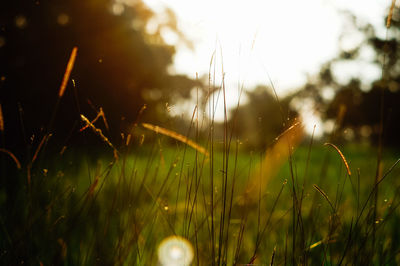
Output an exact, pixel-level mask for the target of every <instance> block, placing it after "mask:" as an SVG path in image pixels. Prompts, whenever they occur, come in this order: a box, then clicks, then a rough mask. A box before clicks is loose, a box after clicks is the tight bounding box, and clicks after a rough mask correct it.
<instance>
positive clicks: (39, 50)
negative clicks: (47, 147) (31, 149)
mask: <svg viewBox="0 0 400 266" xmlns="http://www.w3.org/2000/svg"><path fill="white" fill-rule="evenodd" d="M166 30H168V31H169V32H170V33H172V34H176V35H177V36H179V37H180V38H181V40H183V39H182V38H183V35H182V34H181V33H180V32H179V30H178V29H177V28H176V18H175V17H174V16H173V13H172V12H171V11H170V10H167V11H166V12H165V18H163V20H161V19H158V17H157V16H156V15H155V14H154V13H153V11H152V10H151V9H149V8H148V7H147V6H146V5H145V4H144V3H143V2H142V1H141V0H138V1H112V0H87V1H80V0H59V1H47V0H43V1H39V0H37V1H22V0H21V1H19V0H18V1H2V2H1V3H0V77H1V81H0V96H1V97H0V102H1V104H2V107H3V113H4V117H5V129H6V131H5V132H6V141H7V145H8V146H9V147H10V148H12V146H13V145H14V148H15V147H18V146H19V147H21V146H26V143H27V142H30V140H29V138H30V137H31V136H32V135H33V134H34V135H36V137H37V136H38V135H41V133H40V128H42V131H46V130H48V129H47V128H46V127H48V125H49V121H50V118H51V116H52V113H53V110H54V109H55V103H56V101H57V97H58V88H59V86H60V83H61V80H62V77H63V73H64V71H65V68H66V65H67V61H68V58H69V55H70V53H71V50H72V48H73V47H74V46H77V47H78V49H79V50H78V56H77V59H76V63H75V67H74V69H73V72H72V75H71V79H70V80H69V83H68V87H67V91H66V93H65V95H64V97H63V98H62V99H61V102H60V104H59V106H58V111H57V115H56V120H55V123H54V126H53V130H52V131H53V132H55V133H56V134H55V136H53V138H54V137H55V138H57V137H58V139H59V140H60V141H61V140H63V141H65V139H66V138H67V136H69V135H70V132H72V133H73V134H79V133H78V130H76V129H78V126H80V125H81V122H80V117H79V114H80V113H83V114H85V115H86V116H87V117H88V118H89V119H92V118H94V117H95V116H96V112H98V111H99V108H100V107H102V108H103V110H104V112H105V114H106V117H107V119H108V123H109V124H110V128H111V132H108V133H107V134H108V135H112V136H114V139H115V138H116V137H117V136H119V135H120V132H121V130H122V129H124V128H125V126H126V125H127V124H129V123H132V122H133V121H135V120H136V118H137V116H138V112H139V110H140V109H141V108H142V106H143V105H144V104H146V105H147V106H148V108H147V110H146V112H145V113H144V115H145V116H147V117H148V118H152V119H163V118H164V119H165V118H166V117H167V115H166V113H167V112H166V108H165V103H166V102H170V101H171V100H173V99H175V98H177V97H176V96H177V95H180V96H182V97H188V96H189V95H190V89H191V88H193V87H194V86H195V81H193V80H191V79H189V78H187V77H186V76H182V75H174V74H171V73H170V71H169V70H168V67H170V65H171V63H172V59H173V56H174V53H175V49H174V46H171V45H167V44H166V43H165V41H164V40H163V35H162V34H163V32H165V31H166ZM183 41H184V42H187V40H183ZM72 79H73V80H74V81H75V85H76V86H75V87H74V86H72V82H71V80H72ZM160 106H161V107H160ZM18 107H19V108H18ZM18 109H19V111H18ZM93 109H95V110H93ZM21 120H22V121H21ZM73 125H75V127H73ZM73 128H74V130H72V129H73Z"/></svg>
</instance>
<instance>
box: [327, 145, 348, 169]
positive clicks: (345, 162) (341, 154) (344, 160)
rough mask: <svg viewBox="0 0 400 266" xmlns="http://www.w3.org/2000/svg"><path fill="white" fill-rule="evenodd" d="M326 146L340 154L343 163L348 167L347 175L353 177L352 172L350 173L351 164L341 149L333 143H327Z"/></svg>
mask: <svg viewBox="0 0 400 266" xmlns="http://www.w3.org/2000/svg"><path fill="white" fill-rule="evenodd" d="M324 145H327V146H331V147H332V148H334V149H335V150H336V151H337V152H338V153H339V155H340V158H342V161H343V163H344V165H345V166H346V169H347V174H348V175H349V176H350V175H351V171H350V167H349V164H348V163H347V160H346V158H345V157H344V155H343V153H342V152H341V151H340V150H339V148H338V147H336V145H334V144H332V143H325V144H324Z"/></svg>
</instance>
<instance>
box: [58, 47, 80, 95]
mask: <svg viewBox="0 0 400 266" xmlns="http://www.w3.org/2000/svg"><path fill="white" fill-rule="evenodd" d="M77 52H78V47H76V46H75V47H74V48H73V49H72V52H71V56H70V57H69V61H68V64H67V68H66V70H65V73H64V77H63V80H62V82H61V86H60V90H59V91H58V98H61V97H62V96H63V95H64V92H65V89H66V88H67V84H68V80H69V76H70V75H71V71H72V69H73V68H74V63H75V59H76V54H77Z"/></svg>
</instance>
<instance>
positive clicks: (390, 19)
mask: <svg viewBox="0 0 400 266" xmlns="http://www.w3.org/2000/svg"><path fill="white" fill-rule="evenodd" d="M395 5H396V0H392V5H391V6H390V10H389V14H388V17H387V21H386V28H388V29H389V28H390V24H391V22H392V16H393V11H394V7H395Z"/></svg>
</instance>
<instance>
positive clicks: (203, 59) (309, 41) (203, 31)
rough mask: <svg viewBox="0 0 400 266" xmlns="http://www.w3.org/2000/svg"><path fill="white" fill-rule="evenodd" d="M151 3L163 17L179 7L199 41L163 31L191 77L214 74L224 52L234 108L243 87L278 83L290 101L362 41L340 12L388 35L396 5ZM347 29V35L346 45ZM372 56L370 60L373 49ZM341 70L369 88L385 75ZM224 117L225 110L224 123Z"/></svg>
mask: <svg viewBox="0 0 400 266" xmlns="http://www.w3.org/2000/svg"><path fill="white" fill-rule="evenodd" d="M144 2H145V3H146V4H147V5H148V6H150V7H151V8H152V9H153V10H154V11H155V12H158V13H162V11H163V10H164V9H165V8H166V7H168V8H170V9H172V10H173V11H174V13H175V14H176V17H177V21H178V28H179V29H180V30H181V31H182V32H183V33H184V35H185V36H186V37H187V38H188V39H189V40H190V41H191V42H192V44H193V47H192V48H190V47H188V46H187V45H185V44H184V43H179V42H177V38H176V36H174V34H172V33H171V32H164V33H163V37H164V39H165V40H166V41H167V42H169V43H170V44H174V45H176V46H177V54H176V56H175V59H174V65H173V68H172V71H173V72H175V73H184V74H187V75H189V76H191V77H196V73H198V75H199V76H202V75H208V73H209V67H210V60H211V57H212V54H213V52H214V51H215V50H216V51H217V56H216V58H217V61H216V68H217V72H218V73H222V70H221V69H222V66H223V72H224V73H225V83H226V88H227V91H228V104H229V105H230V106H233V105H234V104H236V102H237V95H238V88H239V87H244V88H245V89H251V88H253V87H254V86H256V85H258V84H261V85H269V84H270V81H272V82H273V84H274V86H275V88H276V91H277V93H278V95H279V96H284V95H286V94H287V93H288V92H290V91H293V89H296V88H299V87H300V86H301V85H302V84H304V82H305V81H306V79H307V75H313V74H316V73H318V71H319V67H320V65H321V64H322V63H324V62H326V61H327V60H329V59H331V58H334V57H335V55H337V53H338V50H339V47H340V46H342V47H345V48H346V47H348V48H351V46H354V45H356V44H357V42H359V41H362V38H360V36H357V35H356V34H352V32H351V26H350V25H349V23H348V22H346V21H345V19H344V17H343V15H342V14H341V12H340V10H350V11H351V12H352V13H354V14H355V15H356V17H357V19H358V21H359V22H360V23H371V24H372V25H375V26H377V28H379V27H381V29H382V31H380V34H384V33H383V32H384V31H383V28H382V26H383V23H382V22H383V20H384V18H385V16H386V12H387V10H388V7H389V6H390V4H391V1H390V0H385V1H383V0H351V1H349V0H307V1H298V0H285V1H276V0H247V1H243V0H241V1H240V0H202V1H192V0H144ZM346 32H347V33H348V34H347V35H346V34H345V36H346V38H344V37H343V38H342V39H341V41H340V42H339V37H340V36H341V35H342V34H343V33H346ZM349 33H350V34H349ZM378 33H379V31H378ZM364 54H365V57H366V61H368V56H370V57H371V51H364ZM334 72H335V74H337V76H338V77H339V78H340V79H341V80H346V79H348V78H350V76H351V75H353V76H354V75H355V76H359V77H361V79H362V80H364V82H366V83H368V82H369V81H371V80H374V79H375V78H378V77H379V75H380V70H379V68H378V67H376V66H373V65H370V64H368V63H365V62H364V63H363V62H360V63H357V64H356V65H354V64H353V65H339V66H337V67H336V69H334ZM238 84H239V85H238ZM244 101H245V100H244ZM219 109H221V108H219ZM306 109H307V108H306ZM221 114H222V112H221V111H219V112H218V114H217V118H218V117H219V118H220V117H221ZM311 116H312V114H310V115H309V117H311ZM310 120H311V121H310V123H311V124H313V123H317V122H318V121H314V122H313V119H310ZM314 120H315V119H314ZM309 128H313V125H310V126H309Z"/></svg>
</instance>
